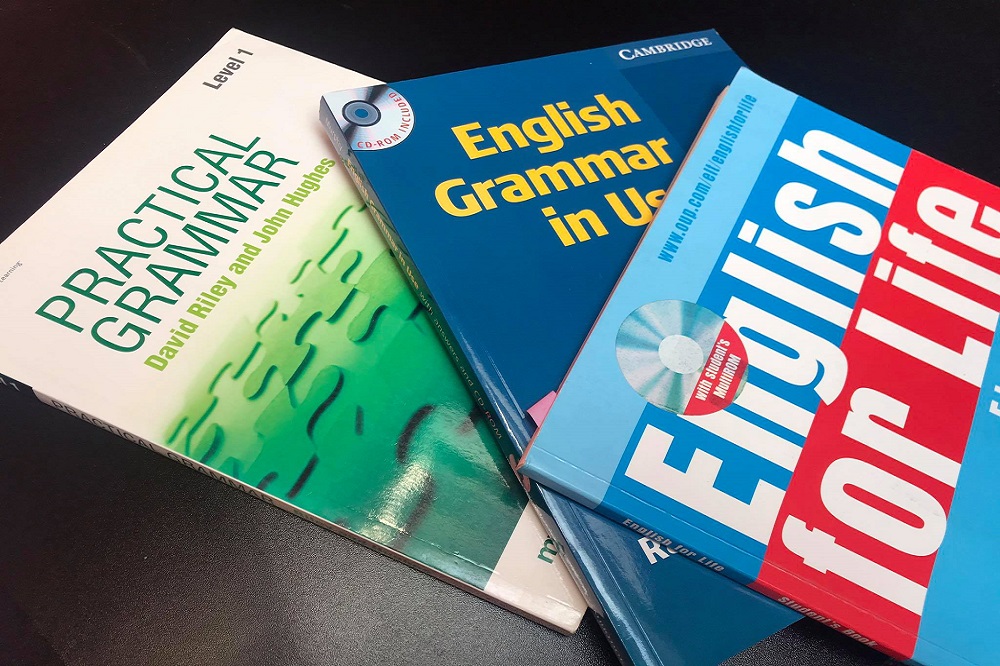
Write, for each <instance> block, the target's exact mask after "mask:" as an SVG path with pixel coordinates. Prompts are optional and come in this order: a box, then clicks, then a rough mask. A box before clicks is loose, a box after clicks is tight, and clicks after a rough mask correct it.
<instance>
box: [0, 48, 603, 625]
mask: <svg viewBox="0 0 1000 666" xmlns="http://www.w3.org/2000/svg"><path fill="white" fill-rule="evenodd" d="M371 82H373V81H372V79H369V78H367V77H364V76H362V75H360V74H356V73H354V72H351V71H348V70H345V69H342V68H340V67H337V66H335V65H332V64H329V63H325V62H323V61H321V60H318V59H316V58H312V57H309V56H306V55H304V54H301V53H297V52H295V51H292V50H290V49H286V48H284V47H281V46H279V45H276V44H273V43H270V42H267V41H265V40H262V39H258V38H256V37H253V36H251V35H248V34H246V33H243V32H240V31H236V30H233V31H231V32H230V33H228V34H227V35H226V36H225V37H224V38H223V39H222V41H220V42H219V43H218V44H217V45H216V46H215V47H214V48H213V49H212V50H211V51H210V52H209V53H208V54H207V55H206V56H204V58H202V59H201V60H200V61H199V62H198V63H197V64H196V65H195V66H194V67H193V68H192V69H191V70H190V71H189V72H188V73H187V74H185V75H184V76H183V77H182V78H181V79H180V81H179V82H178V83H177V84H176V85H174V86H173V87H172V88H171V89H170V90H169V91H168V92H167V93H166V94H165V95H164V96H163V97H162V98H161V99H160V100H159V101H157V102H156V103H155V104H154V105H153V106H152V107H151V108H150V109H149V110H147V111H146V112H145V113H144V114H143V115H142V116H141V117H140V118H139V119H138V120H137V121H136V122H135V123H134V124H133V125H132V126H131V127H129V128H128V129H127V130H126V131H125V132H124V133H123V134H122V135H121V136H120V137H119V138H118V139H116V140H115V141H114V142H113V143H112V144H111V145H109V146H108V148H107V149H106V150H104V151H103V152H102V153H101V154H100V155H99V156H98V157H96V158H95V159H94V160H93V162H91V163H90V164H89V165H88V166H87V167H86V168H84V169H83V171H81V172H80V173H79V174H78V175H77V176H76V177H75V178H74V179H73V180H72V181H71V182H70V183H68V184H67V185H66V186H65V187H64V188H63V189H62V190H60V191H59V192H58V193H57V194H56V195H55V196H54V197H53V198H52V199H51V200H50V201H49V202H47V203H46V204H45V205H44V206H43V207H42V208H41V209H40V210H39V211H38V212H37V213H36V214H35V215H33V216H32V217H31V218H30V219H29V220H28V221H27V222H25V223H24V225H22V226H21V227H20V228H19V229H18V230H17V231H16V232H14V233H13V234H12V235H11V236H10V237H9V238H8V239H7V240H5V241H4V242H3V243H2V244H0V265H2V266H3V271H2V272H0V299H2V302H3V306H4V307H3V309H2V311H0V341H2V344H0V372H3V383H4V384H6V385H7V386H8V387H10V388H13V389H14V390H17V391H20V392H22V393H25V394H26V395H32V394H34V395H36V396H37V397H38V398H40V399H41V400H43V401H44V402H47V403H48V404H50V405H53V406H54V407H56V408H58V409H61V410H63V411H65V412H68V413H70V414H73V415H75V416H78V417H80V418H82V419H84V420H85V421H88V422H91V423H93V424H94V425H97V426H98V427H102V428H105V429H107V430H110V431H111V432H114V433H117V434H119V435H121V436H122V437H124V438H126V439H128V440H130V441H133V442H136V443H138V444H140V445H142V446H145V447H147V448H149V449H151V450H154V451H157V452H159V453H162V454H164V455H166V456H167V457H169V458H171V459H174V460H177V461H178V462H181V463H183V464H185V465H187V466H189V467H192V468H194V469H197V470H199V471H202V472H204V473H207V474H209V475H211V476H213V477H214V478H217V479H219V480H220V481H222V482H223V483H226V484H227V485H230V486H233V487H235V488H239V489H241V490H243V491H245V492H249V493H252V494H254V495H256V496H258V497H260V498H261V499H263V500H264V501H266V502H268V503H270V504H273V505H275V506H279V507H282V508H285V509H287V510H289V511H292V512H294V513H296V514H298V515H300V516H302V517H304V518H307V519H309V520H312V521H314V522H316V523H318V524H320V525H323V526H325V527H327V528H329V529H331V530H333V531H335V532H337V533H339V534H342V535H345V536H348V537H350V538H354V539H356V540H359V541H362V542H363V543H365V544H367V545H369V546H371V547H372V548H375V549H376V550H379V551H381V552H384V553H386V554H389V555H392V556H393V557H396V558H399V559H402V560H404V561H406V562H408V563H410V564H412V565H414V566H416V567H417V568H420V569H423V570H425V571H427V572H429V573H431V574H433V575H435V576H437V577H439V578H442V579H444V580H447V581H449V582H451V583H453V584H455V585H457V586H459V587H461V588H464V589H466V590H468V591H471V592H473V593H475V594H477V595H479V596H482V597H484V598H486V599H489V600H491V601H494V602H496V603H498V604H500V605H502V606H504V607H507V608H510V609H512V610H515V611H517V612H519V613H521V614H523V615H526V616H528V617H530V618H532V619H534V620H536V621H538V622H541V623H543V624H545V625H548V626H550V627H553V628H555V629H558V630H560V631H563V632H572V631H574V630H575V629H576V627H577V626H578V623H579V621H580V619H581V617H582V614H583V612H584V611H585V608H586V605H585V603H584V601H583V599H582V597H581V595H580V593H579V592H578V590H577V589H576V587H575V585H574V584H573V581H572V579H571V577H570V576H569V574H568V573H567V572H566V570H565V566H564V564H563V563H562V561H561V559H560V558H559V557H558V556H556V555H555V554H554V553H550V552H549V549H548V546H547V543H548V537H547V535H546V534H545V532H544V528H543V527H542V525H541V523H540V521H539V519H538V517H537V515H536V513H535V512H534V510H533V509H532V508H531V507H530V505H528V504H527V502H526V501H525V499H524V497H523V493H521V491H520V489H519V487H518V481H517V479H516V478H515V477H514V475H513V473H512V472H511V470H510V469H509V466H508V465H507V463H506V461H505V460H504V459H503V457H502V456H501V455H500V454H499V452H497V451H496V447H495V444H494V442H493V441H492V439H491V436H490V433H489V430H488V428H486V427H485V425H484V423H483V420H482V419H481V418H480V417H479V416H478V412H477V410H476V409H475V405H474V404H473V402H472V400H471V398H470V397H469V395H468V392H467V391H466V389H465V386H464V384H463V383H462V381H461V380H460V379H459V377H458V375H457V373H456V372H455V370H454V366H453V365H452V363H451V361H450V359H449V358H448V356H447V354H446V352H445V350H444V348H443V346H442V345H441V343H440V341H439V339H438V338H437V336H436V334H435V333H434V330H433V327H432V325H431V323H430V321H429V320H428V318H427V316H426V314H425V313H424V312H423V310H422V309H421V308H420V307H419V305H418V303H417V301H416V299H415V297H414V296H413V294H412V292H411V290H410V289H409V287H408V285H407V283H406V281H405V279H404V277H403V276H402V274H401V272H400V271H399V269H398V267H397V265H396V263H395V261H394V260H393V259H392V257H391V255H390V253H389V251H388V249H387V247H386V244H385V241H384V239H383V238H382V236H381V234H380V233H379V232H378V230H377V229H376V228H375V226H374V224H373V223H372V221H371V218H370V216H369V215H368V214H367V212H366V211H365V210H364V206H363V204H362V202H361V200H360V198H359V197H358V195H357V192H356V190H355V188H354V186H353V185H352V184H351V182H350V179H349V177H348V175H347V173H346V171H345V170H344V169H343V168H342V167H341V166H340V165H339V164H338V162H337V161H336V160H335V159H334V157H335V153H334V152H333V150H332V148H331V147H330V145H329V142H328V141H327V139H326V137H325V136H324V133H323V129H322V127H321V126H320V125H319V123H318V122H317V120H316V115H315V108H316V107H315V104H316V99H317V97H318V96H319V95H320V94H321V93H322V91H324V90H328V89H329V88H331V87H338V86H351V85H364V84H369V83H371Z"/></svg>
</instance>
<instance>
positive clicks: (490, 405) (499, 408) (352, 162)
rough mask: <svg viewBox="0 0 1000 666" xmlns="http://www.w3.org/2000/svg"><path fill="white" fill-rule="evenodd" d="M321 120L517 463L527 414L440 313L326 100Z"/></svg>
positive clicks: (491, 424)
mask: <svg viewBox="0 0 1000 666" xmlns="http://www.w3.org/2000/svg"><path fill="white" fill-rule="evenodd" d="M320 120H321V122H322V124H323V127H324V129H325V130H326V133H327V135H328V136H329V137H330V140H331V141H332V142H333V145H334V148H335V149H336V150H337V153H338V154H339V155H340V157H341V159H342V160H343V161H344V166H345V167H346V169H347V171H348V174H349V175H350V177H351V180H352V181H353V182H354V185H355V186H356V187H357V189H358V192H359V193H360V194H361V198H362V200H363V201H364V202H365V205H366V206H367V207H368V211H369V213H371V216H372V217H373V218H374V219H375V224H376V225H377V226H378V228H379V230H380V231H381V232H382V235H383V236H385V239H386V242H387V244H388V245H389V250H390V251H391V252H392V255H393V256H394V257H395V258H396V261H397V262H398V263H399V265H400V268H401V269H402V271H403V274H404V275H405V276H406V279H407V281H408V282H409V283H410V286H411V288H412V289H413V291H414V293H415V294H416V296H417V300H419V301H420V304H421V305H422V306H423V307H424V309H425V310H427V314H428V316H429V317H430V320H431V324H432V325H433V326H434V329H435V331H437V333H438V336H439V337H440V338H441V340H442V341H443V342H444V346H445V349H446V351H447V352H448V355H449V356H450V357H451V359H452V362H453V363H454V364H455V367H456V368H457V369H458V372H459V376H460V377H461V379H462V381H463V382H465V384H466V386H467V387H468V389H469V392H470V393H471V394H472V397H473V401H474V402H475V403H476V405H477V406H478V407H479V409H480V411H481V412H482V414H483V417H484V418H485V419H486V423H487V425H488V426H489V428H490V431H491V432H492V433H493V437H494V438H495V439H496V441H497V443H498V444H499V445H500V449H501V451H503V454H504V456H506V457H508V459H510V458H511V457H513V461H512V464H513V462H516V461H517V459H518V458H520V455H521V452H520V450H519V448H518V445H517V443H515V442H514V441H512V436H511V434H510V433H511V432H515V433H518V434H517V436H518V437H523V439H524V441H527V438H528V433H527V432H524V433H523V434H522V433H521V431H523V430H524V425H523V417H522V418H520V419H518V420H519V421H520V423H515V422H514V417H513V414H514V410H513V409H512V408H511V409H503V405H502V404H500V403H501V400H500V391H498V390H496V389H493V390H488V389H487V388H486V387H485V386H484V385H483V382H482V381H481V379H480V376H479V375H478V374H477V373H476V372H474V371H473V364H472V363H470V362H469V350H468V349H467V347H466V346H465V345H464V344H463V343H462V340H460V339H458V338H457V337H456V336H455V333H454V331H453V330H452V328H451V326H450V325H449V324H448V322H447V321H445V319H444V317H442V316H441V315H440V308H439V307H438V304H437V301H436V300H435V299H434V297H433V295H432V294H431V292H430V289H429V288H428V286H427V282H426V281H425V280H424V278H423V276H422V275H421V273H420V271H419V270H418V269H417V267H416V265H415V264H414V262H413V259H412V257H411V256H410V253H409V252H408V251H407V249H406V246H405V244H404V243H403V241H402V239H401V238H400V236H399V233H398V232H397V231H396V227H395V225H393V223H392V219H391V218H390V217H389V215H388V214H387V213H386V211H385V207H384V206H382V203H381V201H380V200H379V198H378V195H377V193H376V192H375V189H374V188H373V187H372V184H371V181H370V180H369V179H368V177H367V175H366V174H365V172H364V169H363V168H362V167H361V164H360V162H359V160H358V159H357V158H356V156H355V154H354V151H353V150H352V149H351V148H350V146H349V145H348V142H347V138H346V137H345V136H344V134H343V132H342V131H341V129H340V126H339V125H338V124H337V121H336V119H335V118H334V117H333V114H332V113H331V112H330V110H329V109H328V108H327V106H326V104H325V103H321V104H320ZM476 367H479V368H481V369H484V368H485V366H484V365H483V364H477V366H476ZM484 371H485V370H484ZM496 383H499V382H498V380H497V381H495V382H494V384H496Z"/></svg>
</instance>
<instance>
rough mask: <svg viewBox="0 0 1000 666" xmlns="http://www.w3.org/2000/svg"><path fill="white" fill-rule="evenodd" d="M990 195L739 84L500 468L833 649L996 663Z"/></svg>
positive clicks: (782, 98) (993, 224)
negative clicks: (682, 559)
mask: <svg viewBox="0 0 1000 666" xmlns="http://www.w3.org/2000/svg"><path fill="white" fill-rule="evenodd" d="M998 257H1000V190H998V188H996V187H994V186H992V185H990V184H988V183H985V182H983V181H981V180H978V179H976V178H974V177H973V176H970V175H968V174H965V173H963V172H961V171H959V170H957V169H954V168H952V167H949V166H947V165H944V164H942V163H940V162H937V161H935V160H934V159H932V158H930V157H927V156H926V155H923V154H921V153H919V152H917V151H915V150H912V149H910V148H907V147H906V146H903V145H901V144H899V143H897V142H895V141H892V140H890V139H888V138H886V137H884V136H881V135H879V134H877V133H875V132H873V131H871V130H869V129H866V128H864V127H862V126H860V125H858V124H856V123H853V122H851V121H849V120H847V119H845V118H843V117H841V116H838V115H837V114H835V113H833V112H831V111H828V110H826V109H824V108H822V107H820V106H818V105H816V104H814V103H811V102H809V101H808V100H805V99H802V98H801V97H798V96H796V95H794V94H792V93H790V92H788V91H786V90H784V89H782V88H780V87H778V86H776V85H774V84H771V83H769V82H767V81H765V80H764V79H762V78H760V77H758V76H756V75H755V74H753V73H751V72H749V71H747V70H741V71H740V73H739V74H738V75H737V77H736V78H735V80H734V81H733V83H732V85H731V86H730V87H729V89H728V92H727V93H726V94H725V96H724V97H723V98H722V99H721V101H720V102H719V104H718V105H717V107H716V109H715V111H714V114H713V116H712V117H711V119H710V121H709V122H708V124H707V126H706V128H705V130H704V131H703V133H702V134H701V137H700V139H699V141H698V143H697V145H696V146H695V147H694V148H693V149H692V152H691V153H690V155H689V156H688V158H687V161H686V164H685V167H684V168H683V169H682V171H681V173H680V174H679V175H678V177H677V179H676V180H675V181H674V183H673V185H672V187H671V190H670V194H669V195H668V197H667V199H666V201H665V203H664V204H663V206H662V208H661V209H660V211H659V213H658V214H657V216H656V219H655V220H654V222H653V224H652V225H651V226H650V228H649V231H648V232H647V234H646V235H645V237H644V239H643V241H642V243H641V244H640V246H639V248H638V249H637V251H636V254H635V256H634V257H633V259H632V261H631V262H630V264H629V266H628V268H627V269H626V271H625V273H624V274H623V275H622V277H621V280H620V281H619V283H618V285H617V287H616V289H615V290H614V292H613V294H612V295H611V297H610V299H609V300H608V302H607V304H606V306H605V307H604V309H603V312H602V314H601V316H600V318H599V319H598V320H597V323H596V324H595V325H594V327H593V329H592V331H591V333H590V335H589V337H588V339H587V341H586V344H585V345H584V346H583V348H582V349H581V350H580V352H579V355H578V357H577V359H576V361H575V362H574V364H573V367H572V369H571V371H570V372H569V374H568V375H567V377H566V379H565V381H564V383H563V384H562V387H561V389H560V391H559V395H558V398H556V400H555V402H554V404H553V405H552V408H551V411H550V412H549V413H548V416H547V418H546V420H545V423H544V425H543V426H542V428H541V429H540V430H539V432H538V433H537V434H536V436H535V438H534V440H533V443H532V445H531V447H530V449H529V451H528V452H527V454H526V456H525V457H524V459H523V460H522V463H521V465H522V471H524V472H525V473H526V474H528V475H529V476H532V477H533V478H535V479H537V480H539V481H540V482H543V483H547V484H550V485H551V486H552V487H553V488H555V489H557V490H559V491H560V492H564V493H566V494H567V495H569V496H571V497H573V498H575V499H577V500H579V501H580V502H582V503H584V504H586V505H588V506H590V507H593V508H596V509H597V510H599V511H601V512H603V513H605V514H607V515H608V516H610V517H612V518H613V519H615V520H617V521H618V522H620V523H621V524H623V525H624V526H626V527H627V528H629V529H631V530H635V531H636V532H637V533H640V534H643V535H645V536H647V537H648V538H651V539H654V540H656V541H669V542H670V543H672V544H673V545H674V546H675V547H677V546H678V545H681V546H683V548H684V549H686V550H688V551H691V552H692V553H693V555H692V557H695V558H697V559H698V560H699V561H701V562H703V563H705V564H706V565H707V566H708V567H710V568H712V569H715V570H716V571H718V572H721V573H724V574H727V575H729V576H730V577H732V578H734V579H736V580H738V581H740V582H743V583H745V584H747V585H749V586H750V587H752V588H753V589H755V590H758V591H760V592H762V593H764V594H766V595H768V596H770V597H772V598H774V599H776V600H777V601H778V602H779V603H781V604H783V605H785V606H787V607H789V608H792V609H795V610H798V611H800V612H802V613H804V614H805V615H807V616H809V617H812V618H814V619H816V620H818V621H820V622H822V623H823V624H826V625H828V626H830V627H833V628H835V629H837V630H839V631H841V632H843V633H844V634H846V635H848V636H850V637H852V638H854V639H855V640H857V641H859V642H861V643H864V644H866V645H870V646H872V647H876V648H879V649H881V650H883V651H885V652H886V653H888V654H890V655H892V656H894V657H897V658H901V659H913V660H914V661H916V662H919V663H924V664H962V665H968V664H978V665H986V664H994V663H997V661H998V658H1000V651H998V649H997V646H996V614H995V613H996V602H997V600H998V599H1000V574H998V573H997V570H996V568H995V567H990V566H981V565H980V564H978V563H979V562H981V561H982V558H983V557H985V556H986V554H988V553H993V552H995V551H996V549H997V547H998V546H1000V528H998V527H997V523H996V521H995V519H994V516H993V514H994V513H995V511H996V510H997V508H998V507H1000V493H998V490H997V486H996V483H995V478H994V477H995V471H996V470H997V469H998V468H1000V449H998V448H997V447H996V442H997V441H1000V420H998V418H997V416H998V414H1000V409H998V406H997V405H998V400H1000V396H998V394H997V388H996V387H997V386H998V385H1000V354H998V352H997V351H996V346H995V345H994V341H995V338H994V336H995V331H996V328H997V320H998V316H1000V315H998V312H1000V261H998Z"/></svg>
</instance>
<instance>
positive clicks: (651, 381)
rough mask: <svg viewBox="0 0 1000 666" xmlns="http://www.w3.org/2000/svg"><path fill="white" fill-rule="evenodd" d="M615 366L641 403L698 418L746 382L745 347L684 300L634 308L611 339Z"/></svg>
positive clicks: (717, 321) (722, 324)
mask: <svg viewBox="0 0 1000 666" xmlns="http://www.w3.org/2000/svg"><path fill="white" fill-rule="evenodd" d="M615 352H616V355H617V357H618V366H619V367H620V368H621V371H622V374H623V375H625V379H626V381H628V383H629V385H630V386H631V387H632V388H633V389H635V391H636V393H638V394H639V395H640V396H642V398H643V399H644V400H646V402H648V403H650V404H651V405H654V406H656V407H659V408H660V409H663V410H666V411H669V412H675V413H677V414H688V415H692V416H697V415H701V414H711V413H713V412H717V411H719V410H722V409H725V408H726V407H728V406H729V405H730V404H732V402H733V400H735V399H736V397H737V396H738V395H739V394H740V391H741V390H743V386H744V384H746V380H747V370H748V367H749V366H748V363H747V353H746V347H745V346H744V344H743V341H742V340H741V339H740V336H739V335H738V334H737V333H736V330H735V329H734V328H733V327H732V326H730V325H729V324H728V323H727V322H726V321H725V320H724V319H723V318H722V317H720V316H719V315H717V314H716V313H714V312H712V311H711V310H709V309H708V308H705V307H702V306H700V305H698V304H697V303H691V302H689V301H675V300H670V301H655V302H653V303H647V304H645V305H643V306H641V307H639V308H636V310H635V311H633V312H632V313H631V314H630V315H629V316H628V317H626V318H625V321H623V322H622V325H621V326H620V327H619V329H618V336H617V338H615Z"/></svg>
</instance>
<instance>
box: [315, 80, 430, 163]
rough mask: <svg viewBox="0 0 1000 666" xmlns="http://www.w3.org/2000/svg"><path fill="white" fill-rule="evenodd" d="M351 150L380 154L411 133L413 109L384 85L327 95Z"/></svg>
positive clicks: (396, 93) (404, 99)
mask: <svg viewBox="0 0 1000 666" xmlns="http://www.w3.org/2000/svg"><path fill="white" fill-rule="evenodd" d="M326 99H327V102H328V103H329V105H330V109H331V110H332V111H333V112H334V115H335V116H336V118H337V124H338V125H340V129H341V131H343V133H344V137H345V138H346V139H347V144H348V146H349V147H350V148H351V150H383V149H385V148H391V147H392V146H395V145H396V144H397V143H401V142H402V141H403V140H404V139H406V137H408V136H409V135H410V132H412V131H413V109H412V108H411V107H410V103H409V102H407V101H406V98H405V97H403V96H402V95H400V94H399V93H398V92H396V91H395V90H393V89H392V88H390V87H389V86H387V85H384V84H383V85H377V86H371V87H368V88H355V89H354V90H345V91H343V92H339V93H331V94H328V95H326Z"/></svg>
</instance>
